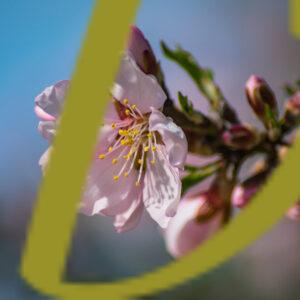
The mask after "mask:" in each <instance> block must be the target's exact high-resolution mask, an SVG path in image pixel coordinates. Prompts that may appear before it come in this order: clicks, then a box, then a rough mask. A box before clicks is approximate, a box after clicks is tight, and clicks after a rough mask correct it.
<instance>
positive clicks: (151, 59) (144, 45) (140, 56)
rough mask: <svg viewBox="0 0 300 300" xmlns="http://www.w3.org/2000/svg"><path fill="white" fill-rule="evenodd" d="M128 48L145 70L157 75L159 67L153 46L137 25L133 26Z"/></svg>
mask: <svg viewBox="0 0 300 300" xmlns="http://www.w3.org/2000/svg"><path fill="white" fill-rule="evenodd" d="M127 49H128V52H129V53H130V54H131V55H132V57H133V59H134V60H135V62H136V63H137V65H138V66H139V67H140V68H141V69H142V70H143V72H145V73H147V74H152V75H156V73H157V70H158V67H157V62H156V59H155V56H154V53H153V51H152V48H151V46H150V44H149V42H148V41H147V39H146V38H145V37H144V35H143V33H142V32H141V31H140V30H139V29H138V28H137V27H136V26H132V27H131V34H130V36H129V41H128V45H127Z"/></svg>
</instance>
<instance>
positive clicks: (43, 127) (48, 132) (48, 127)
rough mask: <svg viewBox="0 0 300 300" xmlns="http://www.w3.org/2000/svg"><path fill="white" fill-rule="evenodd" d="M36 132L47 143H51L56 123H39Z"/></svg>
mask: <svg viewBox="0 0 300 300" xmlns="http://www.w3.org/2000/svg"><path fill="white" fill-rule="evenodd" d="M38 130H39V132H40V133H41V134H42V136H43V137H44V138H45V139H47V140H48V141H52V140H53V137H54V135H55V132H56V122H55V121H40V122H39V125H38Z"/></svg>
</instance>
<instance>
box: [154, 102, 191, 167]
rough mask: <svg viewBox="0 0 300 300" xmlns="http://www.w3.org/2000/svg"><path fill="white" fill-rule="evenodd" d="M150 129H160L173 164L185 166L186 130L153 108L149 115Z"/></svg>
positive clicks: (186, 149)
mask: <svg viewBox="0 0 300 300" xmlns="http://www.w3.org/2000/svg"><path fill="white" fill-rule="evenodd" d="M149 130H150V131H158V132H159V133H160V135H161V137H162V140H163V142H164V144H165V146H166V150H167V153H168V158H169V161H170V163H171V165H173V166H175V167H178V168H183V166H184V163H185V161H186V157H187V151H188V145H187V140H186V137H185V134H184V132H183V131H182V129H181V128H180V127H178V126H177V125H176V124H175V123H174V122H173V121H172V119H170V118H167V117H166V116H165V115H164V114H163V113H162V112H160V111H159V110H157V109H155V108H152V113H151V115H150V117H149Z"/></svg>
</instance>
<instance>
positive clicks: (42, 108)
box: [35, 80, 69, 121]
mask: <svg viewBox="0 0 300 300" xmlns="http://www.w3.org/2000/svg"><path fill="white" fill-rule="evenodd" d="M68 87H69V81H68V80H62V81H59V82H57V83H56V84H54V85H52V86H49V87H47V88H46V89H45V90H44V91H43V92H42V93H41V94H39V95H38V96H37V97H36V98H35V104H36V105H37V106H38V107H39V108H35V111H36V113H37V115H38V117H40V118H41V119H42V120H45V121H49V118H50V119H51V117H52V118H57V117H58V115H59V113H60V111H61V108H62V106H63V102H64V100H65V96H66V93H67V90H68Z"/></svg>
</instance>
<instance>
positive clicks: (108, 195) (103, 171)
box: [81, 149, 136, 215]
mask: <svg viewBox="0 0 300 300" xmlns="http://www.w3.org/2000/svg"><path fill="white" fill-rule="evenodd" d="M120 151H121V149H120ZM118 154H120V152H118V151H116V152H115V153H113V154H112V155H108V156H107V157H106V158H105V159H104V160H100V159H95V160H94V162H93V165H92V168H91V171H90V173H89V176H88V180H87V185H86V189H85V193H84V200H83V203H82V209H81V211H82V212H83V213H84V214H87V215H93V214H98V213H102V214H106V215H111V214H114V213H112V211H114V210H116V212H115V213H120V211H119V208H120V207H123V206H122V205H121V204H124V202H123V201H125V202H126V201H127V199H128V197H129V195H130V192H131V190H132V189H133V188H135V185H134V183H135V177H136V175H135V174H134V171H135V170H132V173H131V174H130V175H131V176H128V177H127V178H125V177H124V176H121V175H120V178H119V180H118V181H115V180H114V179H113V177H114V176H116V175H118V174H119V171H120V169H121V168H122V163H121V161H120V162H119V163H117V164H115V165H114V164H112V158H115V157H116V156H118ZM120 160H122V159H120ZM125 204H126V203H125ZM120 205H121V206H120ZM129 205H130V203H129ZM129 205H127V206H125V207H124V209H127V208H128V206H129Z"/></svg>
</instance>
